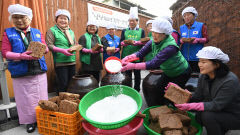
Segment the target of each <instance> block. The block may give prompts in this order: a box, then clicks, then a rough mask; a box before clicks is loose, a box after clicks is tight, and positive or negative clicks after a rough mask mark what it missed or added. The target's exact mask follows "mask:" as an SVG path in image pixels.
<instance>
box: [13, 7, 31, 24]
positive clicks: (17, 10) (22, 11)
mask: <svg viewBox="0 0 240 135" xmlns="http://www.w3.org/2000/svg"><path fill="white" fill-rule="evenodd" d="M8 12H9V13H10V16H9V21H11V18H12V15H16V14H18V15H26V16H27V17H28V18H29V19H30V20H32V17H33V14H32V9H31V8H28V7H25V6H23V5H20V4H15V5H10V6H9V7H8Z"/></svg>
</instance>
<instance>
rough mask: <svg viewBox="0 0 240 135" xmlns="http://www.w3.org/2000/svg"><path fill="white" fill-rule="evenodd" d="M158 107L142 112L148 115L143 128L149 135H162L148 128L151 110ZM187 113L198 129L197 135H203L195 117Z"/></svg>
mask: <svg viewBox="0 0 240 135" xmlns="http://www.w3.org/2000/svg"><path fill="white" fill-rule="evenodd" d="M156 107H159V106H152V107H149V108H146V109H145V110H144V111H143V112H142V113H143V114H146V117H145V118H144V121H143V126H144V127H145V129H146V130H147V133H148V135H161V134H159V133H157V132H155V131H153V130H152V129H150V128H149V127H148V125H149V120H148V118H149V110H150V109H152V108H156ZM173 109H174V108H173ZM187 113H188V116H189V117H190V118H191V119H192V121H191V125H192V126H194V127H196V128H197V129H198V133H197V134H196V135H201V134H202V126H201V125H200V124H198V123H197V122H196V120H195V116H194V115H193V114H192V113H191V112H187Z"/></svg>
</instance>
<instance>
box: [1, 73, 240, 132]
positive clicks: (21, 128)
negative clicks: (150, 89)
mask: <svg viewBox="0 0 240 135" xmlns="http://www.w3.org/2000/svg"><path fill="white" fill-rule="evenodd" d="M147 74H148V71H144V72H142V78H144V77H145V76H146V75H147ZM141 95H142V97H143V94H142V91H141ZM49 96H50V97H51V96H54V93H50V95H49ZM145 108H147V105H146V102H145V99H144V97H143V106H142V108H141V111H143V110H144V109H145ZM11 127H15V128H11ZM6 128H10V129H9V130H5V131H1V130H3V129H6ZM26 134H27V132H26V129H25V126H24V125H18V124H17V120H15V121H9V122H8V123H5V124H0V135H26ZM31 135H38V130H36V131H35V132H33V133H32V134H31ZM84 135H88V133H85V134H84ZM137 135H147V133H146V130H145V129H144V127H143V126H141V128H140V129H139V131H138V133H137ZM202 135H207V133H206V130H205V129H204V130H203V133H202ZM226 135H240V130H236V131H229V132H228V133H227V134H226Z"/></svg>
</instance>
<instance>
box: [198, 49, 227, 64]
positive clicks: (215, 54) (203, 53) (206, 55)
mask: <svg viewBox="0 0 240 135" xmlns="http://www.w3.org/2000/svg"><path fill="white" fill-rule="evenodd" d="M196 55H197V57H198V58H203V59H217V60H220V61H222V62H223V63H228V61H229V57H228V55H227V54H225V53H223V52H222V51H221V49H219V48H216V47H213V46H207V47H204V48H203V49H201V50H200V51H198V53H197V54H196Z"/></svg>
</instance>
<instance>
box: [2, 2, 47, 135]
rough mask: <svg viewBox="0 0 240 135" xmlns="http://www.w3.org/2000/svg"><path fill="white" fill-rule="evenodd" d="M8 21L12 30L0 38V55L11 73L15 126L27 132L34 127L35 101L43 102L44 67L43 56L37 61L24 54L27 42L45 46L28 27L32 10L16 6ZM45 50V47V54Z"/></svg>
mask: <svg viewBox="0 0 240 135" xmlns="http://www.w3.org/2000/svg"><path fill="white" fill-rule="evenodd" d="M8 12H9V13H10V16H9V20H10V21H12V23H13V25H14V26H15V27H12V28H7V29H5V32H4V34H3V39H2V54H3V57H5V58H6V59H7V60H8V70H9V71H10V73H11V77H12V82H13V90H14V95H15V101H16V104H17V111H18V116H19V123H20V124H26V125H27V132H28V133H31V132H33V131H34V130H35V126H36V112H35V107H36V106H37V105H38V101H39V100H47V99H48V92H47V75H46V71H47V65H46V62H45V58H44V56H43V57H42V58H40V59H38V58H35V57H32V56H30V54H31V53H32V52H30V51H26V50H27V49H28V46H29V43H30V42H31V41H38V42H42V43H43V44H45V41H44V38H43V36H42V34H41V32H40V31H39V30H38V29H34V28H31V27H30V23H31V20H32V17H33V15H32V10H31V9H30V8H28V7H25V6H22V5H19V4H16V5H10V6H9V7H8ZM47 51H48V48H47V47H46V52H47Z"/></svg>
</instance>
